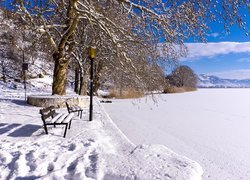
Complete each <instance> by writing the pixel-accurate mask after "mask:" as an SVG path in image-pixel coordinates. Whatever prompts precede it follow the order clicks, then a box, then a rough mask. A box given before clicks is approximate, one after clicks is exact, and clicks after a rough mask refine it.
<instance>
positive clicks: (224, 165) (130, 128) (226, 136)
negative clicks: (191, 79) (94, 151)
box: [104, 89, 250, 180]
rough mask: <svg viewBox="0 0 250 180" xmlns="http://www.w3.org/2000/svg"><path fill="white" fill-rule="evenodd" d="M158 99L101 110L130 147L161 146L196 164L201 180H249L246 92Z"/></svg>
mask: <svg viewBox="0 0 250 180" xmlns="http://www.w3.org/2000/svg"><path fill="white" fill-rule="evenodd" d="M157 99H158V103H157V104H154V102H153V101H152V100H150V99H149V98H148V99H147V100H146V102H145V100H144V99H143V100H141V101H140V102H138V101H135V100H133V101H132V100H114V101H113V103H112V104H104V107H105V109H106V110H107V111H108V113H109V114H110V116H111V118H112V119H113V121H114V122H115V123H116V124H117V126H118V127H119V128H120V129H121V130H122V131H123V132H124V133H125V134H126V136H127V137H128V138H129V139H130V140H131V141H132V142H134V143H135V144H143V143H146V144H150V143H153V144H163V145H165V146H167V147H169V148H170V149H172V150H173V151H175V152H177V153H179V154H182V155H184V156H186V157H188V158H191V159H193V160H195V161H197V162H198V163H199V164H200V165H201V166H202V168H203V170H204V175H203V179H209V180H225V179H229V180H238V179H244V180H249V179H250V153H249V152H250V109H249V107H250V89H199V90H198V91H197V92H190V93H182V94H168V95H157Z"/></svg>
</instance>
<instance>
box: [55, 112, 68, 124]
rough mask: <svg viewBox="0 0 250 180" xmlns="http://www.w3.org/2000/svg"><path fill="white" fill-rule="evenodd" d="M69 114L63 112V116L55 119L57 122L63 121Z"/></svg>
mask: <svg viewBox="0 0 250 180" xmlns="http://www.w3.org/2000/svg"><path fill="white" fill-rule="evenodd" d="M67 115H68V114H66V113H61V116H60V117H59V118H58V119H57V120H56V121H55V123H62V122H63V120H64V118H65V117H66V116H67Z"/></svg>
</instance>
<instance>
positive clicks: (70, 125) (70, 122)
mask: <svg viewBox="0 0 250 180" xmlns="http://www.w3.org/2000/svg"><path fill="white" fill-rule="evenodd" d="M71 121H72V120H70V121H69V129H70V126H71Z"/></svg>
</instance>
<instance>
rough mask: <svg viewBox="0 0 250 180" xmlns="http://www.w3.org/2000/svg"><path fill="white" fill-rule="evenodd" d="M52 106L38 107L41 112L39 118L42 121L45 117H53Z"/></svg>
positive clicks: (53, 110)
mask: <svg viewBox="0 0 250 180" xmlns="http://www.w3.org/2000/svg"><path fill="white" fill-rule="evenodd" d="M54 108H55V107H54V106H49V107H46V108H43V109H40V114H41V116H42V117H41V118H42V120H43V121H45V119H47V118H48V117H53V116H54V114H55V113H56V111H55V109H54Z"/></svg>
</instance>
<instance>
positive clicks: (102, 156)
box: [0, 83, 202, 180]
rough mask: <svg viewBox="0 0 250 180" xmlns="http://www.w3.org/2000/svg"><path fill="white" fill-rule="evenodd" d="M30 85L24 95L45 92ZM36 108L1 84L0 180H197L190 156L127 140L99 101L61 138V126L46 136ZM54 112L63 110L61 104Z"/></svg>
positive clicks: (197, 171)
mask: <svg viewBox="0 0 250 180" xmlns="http://www.w3.org/2000/svg"><path fill="white" fill-rule="evenodd" d="M36 84H37V83H36ZM41 87H42V86H41ZM41 87H40V88H41ZM30 88H31V87H30V86H29V87H28V94H38V93H41V92H47V93H49V91H50V90H49V89H50V88H48V89H47V90H42V89H36V88H34V87H32V90H31V89H30ZM39 109H40V108H39V107H34V106H30V105H28V104H26V103H25V102H24V91H23V89H22V87H21V86H18V87H17V89H11V88H10V87H6V86H5V85H4V84H3V83H2V84H1V83H0V179H1V180H9V179H17V180H18V179H19V180H20V179H30V180H31V179H32V180H33V179H45V180H50V179H56V180H61V179H67V180H68V179H73V180H90V179H97V180H101V179H103V180H123V179H126V180H130V179H131V180H133V179H142V180H144V179H145V180H150V179H169V180H172V179H176V180H183V179H184V180H188V179H190V180H199V179H201V175H202V169H201V167H200V166H199V164H197V163H196V162H194V161H193V160H190V159H188V158H186V157H184V156H180V155H178V154H176V153H175V152H173V151H171V150H169V149H168V148H167V147H165V146H163V145H145V144H140V145H138V146H135V145H134V144H133V143H131V142H130V141H129V140H128V139H127V137H126V136H124V135H123V134H122V133H121V131H120V130H119V129H118V128H117V127H116V125H115V124H114V123H113V122H112V120H111V119H110V118H109V116H108V115H107V114H106V112H105V111H104V109H103V107H102V105H101V104H100V103H99V100H98V99H95V103H94V118H93V121H92V122H89V121H88V109H85V110H84V116H83V118H82V119H79V118H78V117H77V116H74V118H73V122H72V125H71V129H70V130H69V131H68V132H67V136H66V138H63V132H64V129H63V127H60V126H57V127H56V128H53V127H51V128H49V130H48V131H49V135H45V133H44V130H43V128H42V126H41V125H42V120H41V117H40V115H39ZM57 111H58V112H64V113H67V110H66V109H65V108H61V109H58V110H57Z"/></svg>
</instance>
